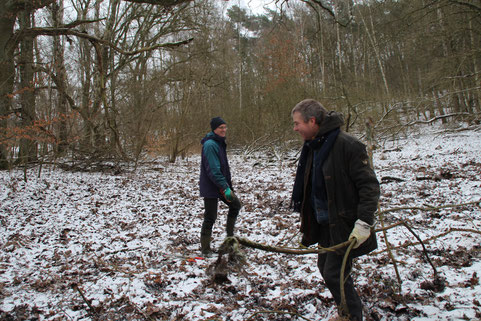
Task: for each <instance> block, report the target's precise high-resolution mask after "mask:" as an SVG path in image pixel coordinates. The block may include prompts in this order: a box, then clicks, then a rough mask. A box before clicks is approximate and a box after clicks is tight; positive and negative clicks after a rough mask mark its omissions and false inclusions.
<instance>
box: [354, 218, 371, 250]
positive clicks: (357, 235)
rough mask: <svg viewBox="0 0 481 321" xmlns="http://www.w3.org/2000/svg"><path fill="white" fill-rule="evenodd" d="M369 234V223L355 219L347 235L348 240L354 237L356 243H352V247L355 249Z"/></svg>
mask: <svg viewBox="0 0 481 321" xmlns="http://www.w3.org/2000/svg"><path fill="white" fill-rule="evenodd" d="M369 235H371V225H369V224H367V223H366V222H364V221H361V220H357V221H356V224H355V225H354V228H353V229H352V232H351V235H349V240H352V239H356V245H354V248H355V249H357V248H358V247H359V246H360V245H361V244H362V243H364V242H365V241H366V240H367V239H368V238H369Z"/></svg>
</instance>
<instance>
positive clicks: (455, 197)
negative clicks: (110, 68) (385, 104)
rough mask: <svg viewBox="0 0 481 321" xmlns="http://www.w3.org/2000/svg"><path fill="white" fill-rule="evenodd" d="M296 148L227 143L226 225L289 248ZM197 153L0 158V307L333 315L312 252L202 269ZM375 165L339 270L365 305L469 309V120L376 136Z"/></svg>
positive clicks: (80, 316)
mask: <svg viewBox="0 0 481 321" xmlns="http://www.w3.org/2000/svg"><path fill="white" fill-rule="evenodd" d="M300 145H301V142H299V146H300ZM294 155H295V151H292V152H289V153H288V155H284V156H286V157H285V158H282V159H276V158H275V157H273V156H274V154H273V155H272V157H271V158H269V157H268V156H262V157H261V156H256V155H242V154H241V153H240V152H237V153H234V152H230V153H229V158H230V162H231V169H232V173H233V181H234V185H235V187H236V192H237V194H238V196H239V197H240V198H241V199H242V201H243V203H244V208H243V209H242V210H241V213H240V217H239V220H238V223H237V230H236V234H237V235H239V236H241V237H245V238H247V239H249V240H253V241H257V242H261V243H264V244H268V245H276V246H282V247H287V246H288V247H297V246H298V243H299V240H300V235H299V234H298V228H299V214H298V213H292V211H291V210H290V209H289V207H288V205H289V201H290V193H291V189H292V184H293V180H294V175H295V168H296V164H295V163H294V162H293V160H294V158H295V157H294ZM199 161H200V158H199V156H191V157H189V158H188V159H184V160H179V161H178V162H177V163H175V164H170V163H167V162H164V161H156V162H151V163H149V164H145V165H142V166H141V167H140V168H138V169H137V170H136V171H133V170H128V169H124V171H123V172H121V173H107V172H104V173H100V172H72V171H65V170H62V169H60V168H59V167H56V166H44V167H43V168H42V170H41V171H40V168H39V167H37V168H31V169H28V171H27V172H26V176H25V173H24V172H23V171H22V170H12V171H3V172H0V258H1V259H0V319H1V320H328V319H329V318H331V317H333V316H334V315H336V308H335V306H334V303H333V299H332V297H331V295H330V293H329V291H328V290H327V289H326V287H325V285H324V282H323V281H322V278H321V276H320V274H319V271H318V269H317V265H316V261H317V257H316V255H315V254H310V255H302V256H299V255H292V254H279V253H272V252H265V251H261V250H257V249H251V248H242V251H243V253H244V254H245V256H246V265H245V266H244V267H243V268H242V269H237V270H233V271H231V273H229V274H228V275H227V280H226V281H225V282H215V281H214V278H213V276H212V274H209V273H208V270H209V267H212V266H213V265H214V264H215V262H216V260H217V256H215V255H214V256H212V257H209V258H205V257H202V256H201V255H200V253H199V234H200V227H201V224H202V216H203V201H202V199H201V198H200V197H199V196H198V176H199ZM374 166H375V170H376V173H377V175H378V178H379V180H380V182H381V190H382V195H381V200H380V208H381V211H385V212H384V214H383V216H384V220H383V224H384V226H385V227H387V229H386V234H384V233H383V232H382V231H379V232H378V234H377V236H378V243H379V248H378V249H377V250H376V251H375V252H373V253H371V254H370V255H366V256H363V257H361V258H358V259H356V260H355V263H354V269H353V272H352V276H353V278H354V280H355V283H356V286H357V289H358V291H359V293H360V295H361V297H362V300H363V302H364V305H365V315H366V319H367V320H460V319H464V320H473V319H481V303H480V301H481V285H480V282H479V277H480V275H479V274H481V253H480V249H481V235H480V233H481V215H480V212H481V211H480V204H479V201H480V200H481V131H480V130H479V129H464V130H454V129H453V130H449V129H446V128H441V127H435V128H433V127H429V128H428V127H423V128H418V129H417V130H413V131H412V132H411V133H410V134H409V135H408V136H407V137H403V138H399V139H396V140H395V141H392V140H386V141H383V142H379V144H378V146H377V148H376V149H375V151H374ZM25 177H26V178H27V181H25ZM476 202H477V203H476ZM226 212H227V208H226V207H225V206H224V205H223V204H221V205H220V210H219V217H218V219H217V222H216V225H215V226H214V234H213V245H214V247H216V248H218V247H219V246H220V245H221V243H222V242H223V239H224V236H225V228H224V226H225V221H226ZM401 222H404V223H406V224H407V225H408V227H409V228H410V230H409V229H408V228H406V227H405V226H403V225H399V224H398V223H401ZM381 226H382V225H381V220H379V221H378V225H377V228H378V229H380V228H381ZM386 237H387V238H388V242H389V244H390V247H391V248H392V254H393V258H394V259H395V261H396V265H393V263H392V259H391V258H390V256H389V255H388V252H387V251H386ZM419 239H420V240H422V241H423V245H424V247H425V250H423V246H422V245H420V244H419V243H418V240H419ZM395 267H396V269H395ZM399 281H401V282H402V283H401V284H400V283H399Z"/></svg>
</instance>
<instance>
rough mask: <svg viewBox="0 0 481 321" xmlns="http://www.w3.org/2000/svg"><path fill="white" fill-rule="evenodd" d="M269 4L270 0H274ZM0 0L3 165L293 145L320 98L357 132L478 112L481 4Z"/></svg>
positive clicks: (437, 0) (394, 130)
mask: <svg viewBox="0 0 481 321" xmlns="http://www.w3.org/2000/svg"><path fill="white" fill-rule="evenodd" d="M267 2H268V1H267V0H266V3H267ZM276 6H277V10H271V11H265V13H264V14H260V15H259V14H252V13H251V12H249V11H247V10H246V9H243V8H242V7H239V6H237V5H236V4H235V1H233V2H229V1H227V2H226V1H214V0H195V1H191V0H110V1H107V0H11V1H1V2H0V168H2V169H7V168H12V167H15V166H20V165H22V166H26V165H29V164H38V163H39V162H40V163H43V162H52V161H58V160H69V164H71V165H72V164H73V165H75V166H92V164H93V163H105V162H106V161H107V162H109V163H110V164H112V163H113V164H118V163H121V162H122V163H123V162H129V163H131V162H135V163H137V162H138V161H140V160H144V159H146V156H148V155H168V157H169V159H170V161H172V162H173V161H175V160H176V158H177V157H179V156H183V155H185V154H186V153H192V152H196V151H198V150H199V147H200V144H199V140H200V138H201V137H202V136H203V135H204V134H205V133H206V131H207V130H208V129H209V128H208V121H209V119H210V118H211V117H213V116H218V115H221V116H222V117H223V118H224V119H225V120H226V121H227V122H228V124H229V143H230V144H231V146H237V147H242V148H244V150H245V151H250V150H252V151H253V150H256V149H258V148H264V147H268V148H272V149H275V148H283V147H286V146H288V144H289V141H290V140H291V139H292V138H293V137H295V136H294V134H293V133H292V128H291V119H290V115H289V113H290V110H291V108H292V107H293V106H294V105H295V103H297V102H298V101H300V100H302V99H304V98H308V97H311V98H315V99H318V100H320V101H321V102H323V103H324V104H325V105H326V106H327V107H328V108H329V109H335V110H337V111H341V112H342V113H344V115H345V118H346V127H345V129H346V130H348V131H356V132H358V133H361V134H363V133H365V126H366V123H368V124H369V127H370V130H372V129H374V132H372V131H370V132H369V134H370V135H372V134H373V133H374V136H375V137H381V136H384V137H385V136H387V135H393V136H395V135H397V134H398V133H399V131H400V130H404V129H405V128H407V127H406V126H407V125H409V124H413V123H416V122H432V121H435V120H436V121H443V122H449V121H453V120H455V121H457V122H459V121H462V122H468V123H470V124H473V123H479V119H480V117H479V113H480V111H481V81H480V79H481V72H480V68H481V37H480V32H479V30H481V1H480V0H398V1H395V0H384V1H381V0H369V1H359V0H354V1H352V0H304V1H294V0H285V1H277V2H276Z"/></svg>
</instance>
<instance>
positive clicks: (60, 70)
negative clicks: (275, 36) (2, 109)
mask: <svg viewBox="0 0 481 321" xmlns="http://www.w3.org/2000/svg"><path fill="white" fill-rule="evenodd" d="M63 11H64V3H63V0H58V3H54V4H53V5H52V21H53V25H54V27H58V26H60V25H62V24H63ZM64 49H65V48H64V44H63V43H62V38H61V37H60V36H54V37H53V52H54V54H53V59H54V68H53V69H54V72H55V74H56V75H57V79H58V81H59V83H61V84H62V85H61V87H62V88H63V90H58V92H57V95H58V96H57V112H58V116H59V117H58V119H59V121H58V135H57V141H58V145H57V152H58V153H59V154H63V153H64V152H65V150H66V149H67V146H68V143H67V140H68V137H67V119H66V116H67V112H68V111H67V96H66V91H65V90H66V89H67V74H66V71H65V60H64Z"/></svg>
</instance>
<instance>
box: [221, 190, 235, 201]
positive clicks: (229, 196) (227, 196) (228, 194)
mask: <svg viewBox="0 0 481 321" xmlns="http://www.w3.org/2000/svg"><path fill="white" fill-rule="evenodd" d="M222 194H223V195H224V198H225V199H226V200H227V201H228V202H232V201H233V200H234V198H235V194H234V192H233V191H232V190H231V189H230V188H229V187H227V188H226V189H225V190H224V191H223V192H222Z"/></svg>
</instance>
